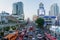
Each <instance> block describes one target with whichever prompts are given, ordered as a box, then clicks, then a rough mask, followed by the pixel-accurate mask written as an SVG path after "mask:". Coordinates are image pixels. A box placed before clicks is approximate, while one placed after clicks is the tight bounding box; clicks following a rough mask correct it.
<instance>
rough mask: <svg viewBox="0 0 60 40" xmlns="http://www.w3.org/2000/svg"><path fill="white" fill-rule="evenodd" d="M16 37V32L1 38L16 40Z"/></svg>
mask: <svg viewBox="0 0 60 40" xmlns="http://www.w3.org/2000/svg"><path fill="white" fill-rule="evenodd" d="M17 37H18V31H16V32H15V33H12V34H8V35H7V36H5V37H4V38H3V40H16V38H17Z"/></svg>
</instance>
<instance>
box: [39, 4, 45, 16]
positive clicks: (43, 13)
mask: <svg viewBox="0 0 60 40" xmlns="http://www.w3.org/2000/svg"><path fill="white" fill-rule="evenodd" d="M40 15H45V9H44V4H43V3H40V4H39V9H38V16H40Z"/></svg>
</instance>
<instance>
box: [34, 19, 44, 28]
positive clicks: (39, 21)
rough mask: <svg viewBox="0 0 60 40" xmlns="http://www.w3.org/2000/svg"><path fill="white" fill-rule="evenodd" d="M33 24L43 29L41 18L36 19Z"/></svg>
mask: <svg viewBox="0 0 60 40" xmlns="http://www.w3.org/2000/svg"><path fill="white" fill-rule="evenodd" d="M35 22H36V23H37V24H38V27H40V28H43V25H44V19H43V18H38V19H37V20H36V21H35Z"/></svg>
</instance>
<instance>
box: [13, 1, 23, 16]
mask: <svg viewBox="0 0 60 40" xmlns="http://www.w3.org/2000/svg"><path fill="white" fill-rule="evenodd" d="M12 13H13V14H14V15H21V14H23V3H22V2H17V3H14V4H13V11H12Z"/></svg>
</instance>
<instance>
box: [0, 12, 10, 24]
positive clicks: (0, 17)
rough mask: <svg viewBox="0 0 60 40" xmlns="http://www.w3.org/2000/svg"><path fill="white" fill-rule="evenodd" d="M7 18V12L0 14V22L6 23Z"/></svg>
mask: <svg viewBox="0 0 60 40" xmlns="http://www.w3.org/2000/svg"><path fill="white" fill-rule="evenodd" d="M7 16H9V13H7V12H2V13H0V22H2V23H8V19H7V18H6V17H7Z"/></svg>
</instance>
